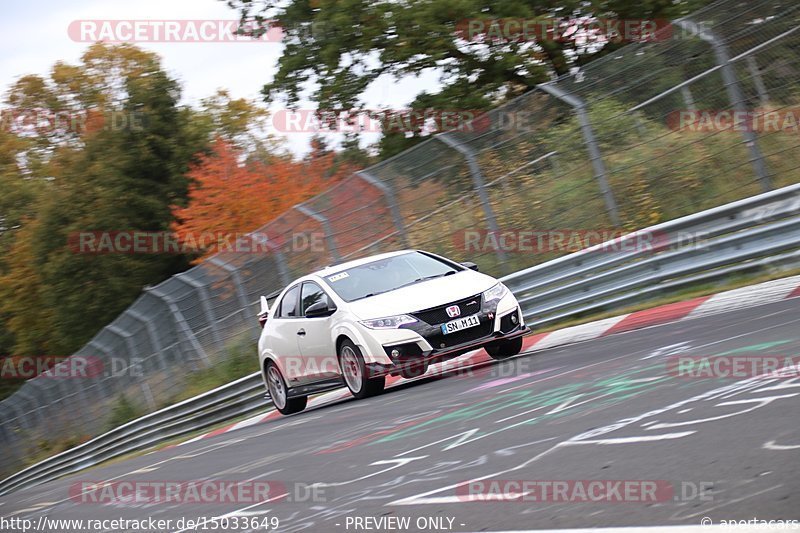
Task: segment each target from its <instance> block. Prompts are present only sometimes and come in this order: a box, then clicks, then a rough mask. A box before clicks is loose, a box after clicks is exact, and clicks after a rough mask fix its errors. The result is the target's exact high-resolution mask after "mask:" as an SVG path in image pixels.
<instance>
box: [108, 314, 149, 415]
mask: <svg viewBox="0 0 800 533" xmlns="http://www.w3.org/2000/svg"><path fill="white" fill-rule="evenodd" d="M106 329H108V331H110V332H111V333H113V334H114V335H116V336H117V337H119V338H120V339H122V341H123V342H124V343H125V346H127V347H128V368H127V369H125V370H126V371H127V372H130V371H131V370H132V367H133V358H134V354H135V353H136V352H137V351H138V350H136V345H135V344H133V338H132V337H133V334H132V333H131V332H130V331H127V330H124V329H122V328H121V327H119V326H115V325H114V324H109V325H108V326H106ZM112 370H113V369H112ZM130 377H133V376H130ZM139 386H140V387H141V389H142V393H143V394H144V399H145V402H147V407H148V408H149V409H150V411H155V410H156V400H155V398H153V391H151V390H150V385H148V383H147V381H146V380H145V379H144V378H143V377H140V379H139Z"/></svg>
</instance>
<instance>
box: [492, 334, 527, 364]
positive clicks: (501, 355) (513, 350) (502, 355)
mask: <svg viewBox="0 0 800 533" xmlns="http://www.w3.org/2000/svg"><path fill="white" fill-rule="evenodd" d="M485 349H486V353H488V354H489V357H491V358H492V359H495V360H501V359H508V358H509V357H513V356H515V355H517V354H518V353H520V352H521V351H522V337H517V338H516V339H511V340H507V341H497V342H493V343H492V344H488V345H487V346H486V348H485Z"/></svg>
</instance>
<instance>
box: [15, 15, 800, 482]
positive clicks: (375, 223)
mask: <svg viewBox="0 0 800 533" xmlns="http://www.w3.org/2000/svg"><path fill="white" fill-rule="evenodd" d="M661 32H662V33H660V34H659V35H658V36H657V38H656V39H654V40H652V41H651V42H646V43H644V42H643V43H635V44H630V45H628V46H625V47H623V48H621V49H619V50H617V51H615V52H614V53H612V54H609V55H607V56H605V57H604V58H602V59H600V60H597V61H594V62H592V63H591V64H589V65H588V66H586V67H583V68H581V69H580V70H577V71H576V72H574V73H572V74H570V75H569V76H565V77H562V78H560V79H558V80H555V81H554V82H552V83H548V84H546V85H543V86H540V87H539V88H537V90H534V91H532V92H529V93H527V94H525V95H523V96H521V97H519V98H517V99H515V100H513V101H511V102H509V103H507V104H506V105H504V106H502V107H501V108H498V109H495V110H493V111H491V112H490V113H488V114H487V115H486V116H484V117H481V118H480V119H479V120H476V121H475V123H474V124H473V126H474V127H473V128H472V129H471V131H470V130H469V129H468V128H464V129H460V130H458V131H454V132H449V133H444V134H439V135H435V136H431V137H430V138H429V139H427V140H425V141H424V142H422V143H420V144H418V145H416V146H415V147H414V148H412V149H410V150H407V151H405V152H403V153H401V154H399V155H397V156H395V157H392V158H391V159H388V160H386V161H383V162H381V163H379V164H377V165H375V166H373V167H371V168H368V169H365V170H364V171H362V172H359V173H357V174H355V175H353V176H351V177H349V178H348V179H346V180H344V181H342V182H340V183H338V184H337V185H335V186H334V187H332V188H331V189H329V190H327V191H325V192H324V193H322V194H320V195H318V196H316V197H314V198H313V199H311V200H309V201H307V202H304V203H303V204H301V205H298V206H296V207H295V208H294V209H293V210H291V211H289V212H286V213H283V214H281V215H280V216H279V217H277V218H276V219H275V220H273V221H272V222H270V223H269V224H267V225H266V226H264V227H263V228H261V229H260V230H258V232H257V234H258V235H261V236H263V238H264V243H265V245H266V246H267V247H268V249H269V251H268V253H259V254H252V253H223V254H218V255H216V256H214V257H212V258H210V259H208V260H206V261H204V262H203V263H202V264H199V265H198V266H196V267H194V268H192V269H191V270H189V271H188V272H185V273H183V274H180V275H178V276H175V277H173V278H171V279H169V280H167V281H165V282H163V283H161V284H159V285H157V286H156V287H151V288H147V289H145V291H144V293H143V294H142V296H141V297H140V298H139V299H138V300H137V301H136V302H135V303H134V304H133V305H132V306H131V307H130V308H129V309H128V310H126V311H125V312H124V313H123V314H122V315H120V316H119V317H118V318H117V319H116V320H115V321H114V322H112V323H111V324H110V325H108V326H106V327H105V328H103V329H102V330H101V331H100V333H98V334H97V335H96V336H95V337H94V339H92V341H91V342H89V343H88V344H87V345H86V346H85V347H84V348H83V349H81V350H80V351H79V352H78V353H77V354H76V355H78V356H82V357H86V358H94V359H93V360H98V361H100V362H101V366H102V363H107V364H109V365H110V364H111V362H113V361H119V360H123V361H127V362H128V363H130V364H132V365H134V366H135V367H136V368H137V369H138V371H137V372H125V371H122V372H119V373H114V372H111V373H109V372H107V371H105V372H101V373H98V374H97V375H96V376H94V377H90V378H85V379H55V378H54V377H53V376H52V375H48V374H45V375H42V376H39V377H37V378H35V379H32V380H30V381H28V382H27V383H26V384H25V385H24V386H23V387H22V388H21V389H20V390H19V391H18V392H16V393H15V394H14V395H13V396H11V397H9V398H8V399H6V400H4V401H3V402H2V409H0V439H2V446H3V450H4V453H3V456H2V457H3V459H2V465H0V468H2V470H4V471H5V472H10V471H12V470H14V469H16V468H18V467H19V466H21V465H22V464H23V463H24V462H25V461H27V460H29V459H30V457H32V456H34V455H36V454H37V453H39V448H40V445H41V443H42V442H46V441H59V440H60V441H65V440H69V439H76V438H78V439H80V438H82V437H85V436H92V435H96V434H98V433H99V432H102V431H103V430H104V429H106V428H107V427H108V421H109V416H110V413H111V411H112V408H113V407H114V406H115V405H116V403H117V402H118V401H119V398H120V397H122V396H124V397H125V398H127V399H128V400H129V401H130V402H132V403H133V404H134V405H135V406H136V408H137V409H138V410H140V411H141V412H147V411H152V410H154V409H156V408H157V407H160V406H163V405H166V404H168V403H169V402H170V401H173V400H174V398H175V397H176V395H177V394H178V393H180V391H181V390H182V389H183V388H185V387H186V385H187V383H188V382H189V381H190V380H191V379H192V374H193V372H195V371H197V370H200V369H205V368H209V367H213V366H214V365H215V364H217V363H219V362H220V361H221V360H222V359H223V358H224V357H225V356H226V353H227V351H228V350H229V348H230V346H231V344H232V343H234V342H236V341H237V339H240V338H241V337H242V336H245V337H246V338H247V339H248V341H249V342H250V343H251V345H252V341H253V340H254V339H255V336H256V335H257V333H258V329H257V325H256V321H255V313H256V312H257V300H258V296H259V295H261V294H270V293H273V292H275V291H277V290H279V289H281V288H282V287H284V286H285V285H286V284H287V283H288V282H289V281H290V280H291V279H292V278H293V277H296V276H298V275H301V274H304V273H306V272H308V271H309V270H311V269H312V268H315V267H320V266H322V265H324V264H330V263H333V262H337V261H341V260H345V259H347V258H351V257H356V256H363V255H368V254H372V253H377V252H381V251H389V250H393V249H397V248H400V247H413V248H422V249H426V250H430V251H433V252H438V253H442V254H444V255H447V256H450V257H453V258H455V259H461V260H467V259H469V260H471V261H475V262H477V263H478V264H479V265H480V266H481V269H482V270H484V271H487V272H490V273H493V274H496V275H500V274H506V273H509V272H511V271H515V270H518V269H520V268H524V267H529V266H531V265H533V264H536V263H540V262H543V261H546V260H549V259H552V258H554V257H556V256H558V255H562V254H565V253H568V252H570V251H572V249H571V248H570V247H569V246H560V245H559V244H563V238H564V235H563V233H570V232H580V231H585V230H593V231H597V230H599V229H609V230H612V231H619V230H634V229H637V228H641V227H644V226H648V225H651V224H654V223H657V222H661V221H665V220H670V219H673V218H676V217H679V216H682V215H687V214H690V213H694V212H697V211H700V210H703V209H707V208H710V207H713V206H716V205H721V204H723V203H727V202H730V201H733V200H736V199H739V198H744V197H747V196H750V195H753V194H756V193H759V192H761V191H763V190H768V189H770V188H774V187H779V186H783V185H787V184H790V183H794V182H797V181H798V179H797V176H798V169H799V168H800V152H798V147H799V146H800V124H798V123H797V122H796V121H794V120H795V119H797V118H799V117H800V112H798V109H800V108H796V106H797V104H798V101H799V100H800V84H798V82H797V80H798V76H799V75H800V59H799V58H800V4H798V3H797V2H796V0H769V1H764V0H750V1H734V0H724V1H720V2H717V3H715V4H712V5H710V6H708V7H707V8H705V9H703V10H701V11H699V12H697V13H695V14H693V15H692V16H690V17H687V18H685V19H682V20H679V21H675V23H674V24H673V25H672V26H671V27H668V28H665V29H663V30H661ZM793 121H794V122H793ZM559 232H561V233H559ZM542 234H544V235H547V236H548V238H551V237H552V236H553V235H560V236H561V239H559V241H558V242H556V243H554V242H552V241H550V240H549V241H547V242H545V243H544V244H542V241H541V240H540V239H539V238H540V237H541V235H542ZM523 235H527V236H529V237H531V236H532V237H533V238H532V239H531V240H530V241H529V242H527V244H525V245H524V246H523V244H522V242H523ZM537 239H538V240H537ZM512 241H513V242H512ZM253 357H255V350H254V349H253ZM66 364H69V362H68V361H66V362H64V363H61V365H66ZM57 373H58V366H57V367H56V368H55V369H54V370H53V371H51V374H57Z"/></svg>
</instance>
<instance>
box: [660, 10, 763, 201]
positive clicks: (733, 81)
mask: <svg viewBox="0 0 800 533" xmlns="http://www.w3.org/2000/svg"><path fill="white" fill-rule="evenodd" d="M675 24H677V25H678V26H679V27H681V28H683V29H684V30H686V31H689V32H692V33H693V34H694V35H697V37H699V38H700V39H701V40H703V41H705V42H707V43H708V44H710V45H711V48H712V49H713V50H714V56H715V57H716V61H717V65H719V67H720V72H721V73H722V81H723V82H724V84H725V91H726V92H727V93H728V100H730V102H731V105H732V106H733V110H734V122H735V123H734V127H736V126H737V125H738V124H739V121H738V120H737V119H736V117H737V115H739V114H740V113H741V114H742V115H744V114H745V113H747V106H745V97H744V93H743V92H742V88H741V86H740V85H739V80H738V78H737V77H736V72H735V71H734V69H733V64H732V63H731V58H730V55H729V54H728V48H727V47H726V46H725V43H724V42H723V40H722V39H720V38H719V37H718V36H717V35H715V34H714V32H712V31H711V30H709V29H708V28H706V27H705V26H703V25H702V24H697V23H695V22H692V21H691V20H688V19H678V20H676V21H675ZM748 57H749V56H748ZM742 137H743V138H744V143H745V146H747V150H748V151H749V152H750V164H751V165H752V166H753V171H754V172H755V174H756V178H758V181H759V182H760V183H761V188H762V189H763V190H764V191H765V192H766V191H770V190H772V183H771V182H770V176H769V171H768V170H767V164H766V162H765V161H764V156H763V154H762V153H761V149H760V148H759V147H758V137H757V136H756V134H755V132H753V131H752V128H749V127H748V128H742Z"/></svg>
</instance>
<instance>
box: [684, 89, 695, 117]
mask: <svg viewBox="0 0 800 533" xmlns="http://www.w3.org/2000/svg"><path fill="white" fill-rule="evenodd" d="M681 96H683V103H685V104H686V109H688V110H689V111H697V104H696V103H695V101H694V95H693V94H692V91H691V89H689V86H688V85H684V86H683V87H681Z"/></svg>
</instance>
